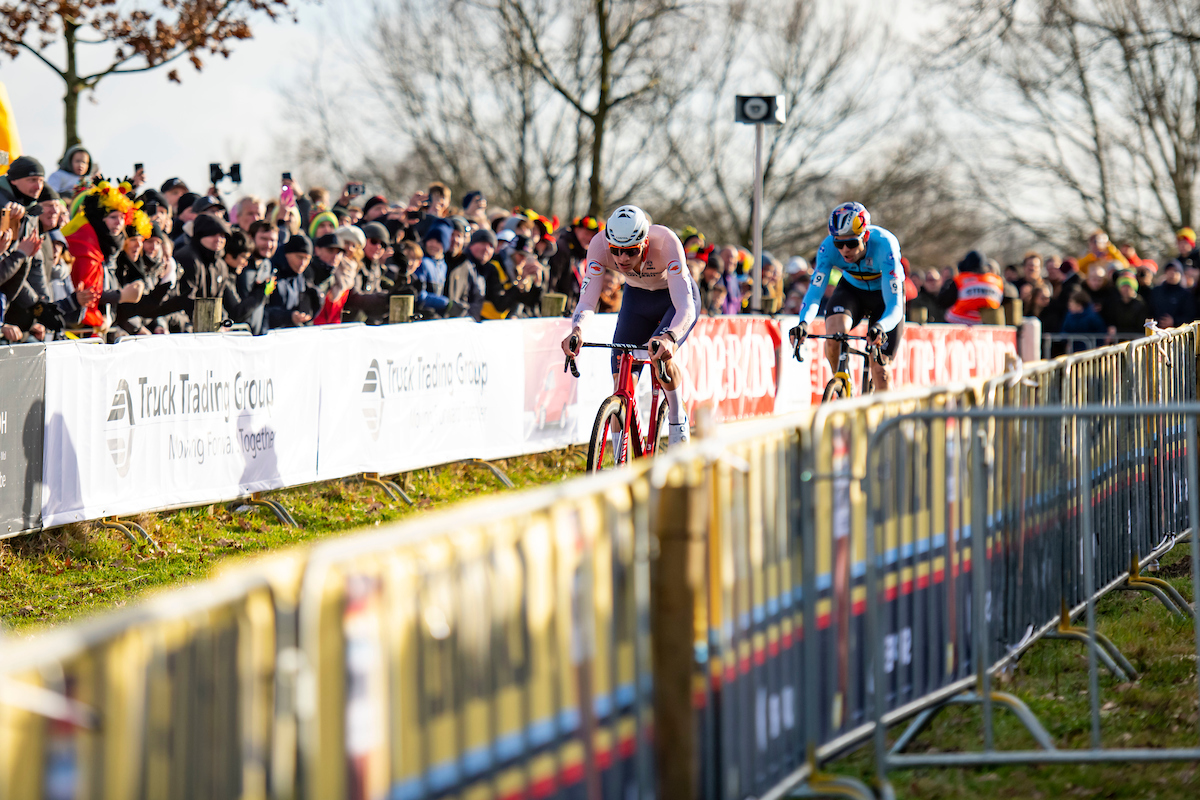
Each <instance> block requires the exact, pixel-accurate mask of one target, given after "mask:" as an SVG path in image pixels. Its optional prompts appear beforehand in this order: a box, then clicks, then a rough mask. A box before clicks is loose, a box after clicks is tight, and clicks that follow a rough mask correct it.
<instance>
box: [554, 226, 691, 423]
mask: <svg viewBox="0 0 1200 800" xmlns="http://www.w3.org/2000/svg"><path fill="white" fill-rule="evenodd" d="M609 268H611V269H615V270H617V271H618V272H620V273H621V274H622V275H624V276H625V291H624V293H623V295H622V297H621V310H620V311H619V312H618V313H617V328H616V331H614V333H613V343H614V344H636V345H645V346H646V347H647V349H649V348H650V346H651V342H658V343H659V347H658V349H657V352H652V353H651V354H650V359H651V360H652V361H663V362H664V366H665V369H666V373H667V380H666V381H665V382H663V384H662V386H663V389H665V390H666V391H665V394H666V396H667V430H668V437H669V438H668V444H672V445H674V444H677V443H679V442H686V441H687V440H688V418H687V413H686V412H685V411H684V409H683V403H682V402H680V397H679V387H680V385H681V384H682V379H683V373H682V371H681V370H680V368H679V365H678V364H676V363H675V362H674V361H673V360H672V359H671V357H672V356H673V355H674V354H675V350H676V349H677V348H678V347H679V346H680V345H681V344H683V341H684V339H686V338H687V336H688V334H689V333H691V331H692V327H693V326H694V325H695V324H696V316H697V311H698V309H699V308H700V288H699V287H698V286H696V282H695V281H694V280H692V274H691V272H690V271H689V270H688V268H687V261H686V259H685V257H684V253H683V243H682V242H680V241H679V237H678V236H676V235H675V232H674V231H672V230H671V229H670V228H666V227H664V226H662V225H651V224H650V220H649V219H648V218H647V217H646V214H645V212H644V211H642V210H641V209H640V208H638V207H637V206H629V205H625V206H621V207H620V208H618V209H617V210H616V211H614V212H613V214H612V216H611V217H609V218H608V225H607V226H606V227H605V229H604V236H593V237H592V241H591V244H589V245H588V250H587V268H586V269H585V270H584V278H583V284H582V285H581V286H580V287H579V304H578V305H576V306H575V316H574V317H573V318H572V321H571V323H572V330H571V333H570V334H569V335H568V336H567V337H566V338H565V339H563V341H562V349H563V352H564V353H566V354H567V355H569V356H572V357H574V356H578V355H579V343H580V342H581V341H582V333H581V330H582V325H583V321H584V320H585V319H587V318H588V317H589V316H590V315H591V314H592V312H593V311H594V310H595V308H596V301H597V300H599V299H600V290H601V284H602V281H601V280H600V278H601V277H602V276H603V275H604V270H605V269H609ZM572 337H574V339H575V347H574V348H572V347H571V344H572V341H571V340H572ZM619 362H620V358H619V356H618V355H617V353H616V352H614V353H613V355H612V371H613V381H614V385H615V382H616V380H617V378H618V371H617V364H618V363H619Z"/></svg>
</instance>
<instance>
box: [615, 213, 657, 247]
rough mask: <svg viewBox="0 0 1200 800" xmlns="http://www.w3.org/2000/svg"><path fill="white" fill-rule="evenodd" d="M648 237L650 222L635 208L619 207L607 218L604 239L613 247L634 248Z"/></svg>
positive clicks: (644, 214)
mask: <svg viewBox="0 0 1200 800" xmlns="http://www.w3.org/2000/svg"><path fill="white" fill-rule="evenodd" d="M649 235H650V220H648V219H647V218H646V212H645V211H642V210H641V209H640V208H638V207H637V206H621V207H620V208H618V209H617V210H616V211H614V212H613V213H612V216H611V217H609V218H608V225H607V226H606V227H605V228H604V237H605V238H606V239H608V243H609V244H611V245H613V246H615V247H635V246H637V245H639V244H641V243H642V242H644V241H646V237H647V236H649Z"/></svg>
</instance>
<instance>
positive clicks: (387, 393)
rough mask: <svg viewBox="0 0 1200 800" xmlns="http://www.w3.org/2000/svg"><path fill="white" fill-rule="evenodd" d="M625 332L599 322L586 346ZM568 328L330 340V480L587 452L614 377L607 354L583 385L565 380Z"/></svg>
mask: <svg viewBox="0 0 1200 800" xmlns="http://www.w3.org/2000/svg"><path fill="white" fill-rule="evenodd" d="M615 320H616V318H615V315H612V314H603V315H598V316H596V317H593V318H592V319H590V320H589V321H588V326H587V331H585V336H586V338H587V340H588V341H595V342H607V341H611V339H612V332H613V328H614V326H615V324H616V321H615ZM569 324H570V323H569V321H568V320H565V319H525V320H500V321H495V322H488V323H486V326H484V325H481V324H480V323H476V322H472V321H470V320H442V321H435V322H423V323H421V324H420V325H391V326H381V327H373V328H364V327H346V328H338V329H334V330H328V331H322V332H321V342H320V350H319V353H320V355H319V357H318V363H319V364H320V368H319V370H318V373H319V376H320V395H321V411H320V426H319V427H320V453H321V454H320V459H319V464H318V474H319V476H320V478H321V479H322V480H325V479H331V478H337V477H342V476H345V475H352V474H354V473H356V472H379V473H384V474H387V473H393V472H403V471H405V470H410V469H418V468H421V467H428V466H433V465H435V464H446V463H449V462H451V461H457V460H461V459H465V458H487V459H491V458H508V457H511V456H516V455H522V454H524V453H537V452H544V451H547V450H553V449H555V448H558V447H565V446H566V445H569V444H578V443H580V442H586V441H587V438H588V436H589V435H590V434H591V430H592V420H593V416H594V415H595V413H596V409H597V408H599V407H600V403H601V401H602V400H603V399H604V398H605V397H607V396H608V395H609V394H611V392H612V377H611V373H610V372H609V368H608V351H607V350H603V349H599V348H588V349H586V350H584V352H583V353H582V354H581V356H580V358H579V362H578V365H579V374H580V377H579V378H575V377H573V376H572V375H571V374H570V373H569V372H564V371H563V360H564V359H563V354H562V350H561V349H560V343H561V341H562V339H563V337H564V336H566V335H567V333H568V332H569V330H570V328H569Z"/></svg>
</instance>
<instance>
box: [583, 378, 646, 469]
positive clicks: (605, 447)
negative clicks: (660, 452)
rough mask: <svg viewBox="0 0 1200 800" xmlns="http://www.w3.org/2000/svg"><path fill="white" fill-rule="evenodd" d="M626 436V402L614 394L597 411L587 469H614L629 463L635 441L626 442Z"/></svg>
mask: <svg viewBox="0 0 1200 800" xmlns="http://www.w3.org/2000/svg"><path fill="white" fill-rule="evenodd" d="M624 438H625V403H624V401H623V400H621V398H620V397H617V396H616V395H613V396H612V397H609V398H607V399H605V401H604V402H603V403H601V404H600V410H599V411H598V412H597V413H596V423H595V424H594V425H592V438H591V440H590V441H589V442H588V458H587V471H588V472H596V471H597V470H602V469H612V468H613V467H619V466H620V465H622V464H627V463H629V457H630V448H631V447H632V446H633V444H634V443H631V442H624ZM618 445H621V446H618ZM638 449H639V450H640V448H638ZM636 455H637V454H635V456H636Z"/></svg>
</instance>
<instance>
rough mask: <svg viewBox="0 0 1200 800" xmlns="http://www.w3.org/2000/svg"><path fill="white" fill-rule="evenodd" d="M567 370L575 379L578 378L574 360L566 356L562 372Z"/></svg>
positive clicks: (577, 369) (577, 368)
mask: <svg viewBox="0 0 1200 800" xmlns="http://www.w3.org/2000/svg"><path fill="white" fill-rule="evenodd" d="M568 369H570V370H571V374H572V375H573V376H575V377H576V378H578V377H579V367H577V366H575V359H573V358H571V357H570V356H567V360H566V361H564V362H563V372H566V371H567V370H568Z"/></svg>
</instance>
